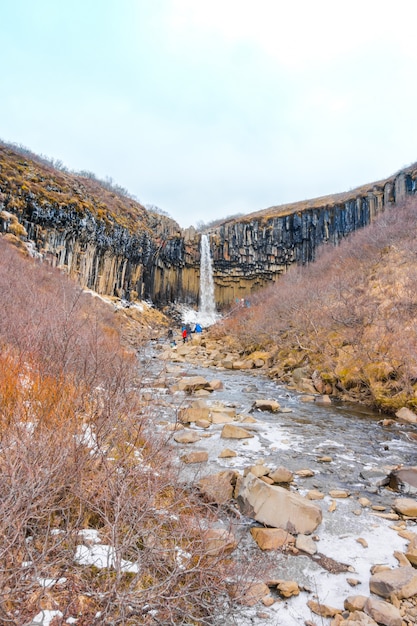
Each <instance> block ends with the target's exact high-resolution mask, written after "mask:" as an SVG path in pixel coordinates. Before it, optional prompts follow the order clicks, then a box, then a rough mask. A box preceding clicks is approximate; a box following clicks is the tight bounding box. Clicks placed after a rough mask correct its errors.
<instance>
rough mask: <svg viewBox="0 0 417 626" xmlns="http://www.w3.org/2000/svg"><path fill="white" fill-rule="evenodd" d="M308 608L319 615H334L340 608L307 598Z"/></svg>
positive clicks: (339, 611)
mask: <svg viewBox="0 0 417 626" xmlns="http://www.w3.org/2000/svg"><path fill="white" fill-rule="evenodd" d="M307 606H308V608H309V609H310V610H311V611H313V613H315V614H316V615H320V616H321V617H334V616H335V615H337V614H338V613H341V612H342V610H341V609H335V608H334V607H332V606H326V605H325V604H322V603H321V602H317V601H316V600H309V601H308V602H307Z"/></svg>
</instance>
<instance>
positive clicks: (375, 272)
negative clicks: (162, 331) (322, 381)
mask: <svg viewBox="0 0 417 626" xmlns="http://www.w3.org/2000/svg"><path fill="white" fill-rule="evenodd" d="M416 209H417V200H416V199H415V198H410V199H408V200H407V202H404V203H403V204H402V205H397V206H395V207H394V208H391V209H389V210H388V209H387V210H386V211H385V213H383V214H382V215H381V216H380V217H379V218H378V219H377V220H375V222H374V223H372V224H371V225H370V226H368V227H366V228H364V229H361V230H359V231H356V232H355V233H353V234H352V235H350V236H349V237H348V238H346V239H344V240H343V241H342V242H341V243H340V245H339V246H337V247H333V246H330V245H328V246H324V247H322V249H321V251H320V254H319V257H318V259H317V261H315V262H314V263H312V264H310V265H309V266H307V267H301V268H300V267H292V268H290V270H289V271H288V272H287V274H285V275H284V276H282V277H281V278H280V279H279V280H278V281H277V283H276V284H274V285H272V286H270V287H268V288H267V289H265V290H262V291H261V292H258V294H256V296H254V297H253V298H252V301H251V307H250V308H249V309H239V310H238V311H236V313H235V314H234V315H233V317H231V318H229V319H227V320H225V321H224V322H223V323H222V325H219V326H218V327H217V328H216V329H215V331H214V332H216V333H217V335H221V334H224V335H225V334H227V335H228V336H229V337H230V338H231V340H232V341H235V342H236V343H237V344H238V345H239V346H240V349H241V350H242V352H250V351H252V350H254V349H259V348H261V349H262V348H263V349H268V350H270V351H271V352H272V353H273V354H275V359H276V371H278V372H279V373H280V375H281V376H283V375H284V374H285V371H287V370H288V371H290V370H291V369H293V368H295V367H298V366H299V365H301V364H304V365H308V366H309V367H310V369H311V371H313V370H315V369H316V370H318V371H319V372H322V373H323V374H324V375H325V377H326V379H327V380H331V382H332V384H333V389H334V390H335V391H337V390H338V391H340V392H345V391H347V390H349V393H350V394H351V395H352V394H353V396H355V394H356V397H357V399H361V400H364V401H366V402H367V403H368V404H372V405H373V406H375V407H377V408H383V409H384V410H387V411H393V410H395V409H396V408H398V406H402V405H403V404H408V406H410V407H413V406H414V405H415V404H416V400H415V384H416V382H417V362H416V353H417V352H416V348H417V340H416V334H415V330H416V327H415V326H416V322H415V319H416V310H417V309H416V307H417V272H416V270H415V259H414V256H415V255H416V251H417V244H416V240H415V237H414V230H415V219H416Z"/></svg>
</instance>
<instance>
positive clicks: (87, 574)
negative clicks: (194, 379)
mask: <svg viewBox="0 0 417 626" xmlns="http://www.w3.org/2000/svg"><path fill="white" fill-rule="evenodd" d="M0 263H1V266H2V272H1V274H0V289H1V293H2V315H1V316H0V348H1V349H0V537H1V539H0V623H1V624H13V625H15V626H22V625H23V624H26V623H28V622H30V619H31V618H32V617H33V616H34V615H36V614H37V613H38V612H39V611H40V610H41V609H56V610H59V611H61V613H62V615H63V617H62V621H65V620H66V619H67V618H68V617H76V618H77V623H78V624H81V625H87V624H88V625H91V624H92V623H100V624H123V625H128V624H138V623H141V624H164V625H166V624H182V623H187V624H211V623H213V619H214V617H213V616H216V615H219V614H225V613H227V611H228V610H230V606H231V599H230V597H229V594H228V588H229V584H230V581H233V582H236V581H239V580H240V581H241V583H242V586H244V585H245V584H247V581H248V576H249V573H248V571H247V564H246V563H244V562H242V563H241V564H238V563H237V562H236V561H235V560H233V559H232V558H231V557H230V555H228V554H227V552H224V553H222V551H220V552H219V554H217V555H210V554H208V553H207V543H206V538H205V534H206V532H207V527H210V525H212V524H215V523H216V522H218V517H217V515H218V513H217V512H216V511H215V510H214V509H213V508H212V507H210V506H208V505H206V504H204V503H203V502H202V501H201V500H200V498H199V497H198V494H197V493H194V491H193V490H192V489H191V488H190V487H186V486H185V484H184V483H183V481H182V480H181V477H180V476H179V470H178V467H177V464H176V463H175V462H174V461H173V455H172V454H171V450H170V447H169V441H164V440H163V439H161V437H159V436H158V435H157V434H156V433H155V427H154V420H156V419H157V415H156V413H155V411H156V410H157V407H155V409H153V408H152V406H150V405H149V404H146V403H145V404H144V402H143V400H142V399H141V397H140V394H139V393H138V392H139V391H140V386H141V377H142V376H145V375H147V372H146V371H145V372H143V373H141V372H140V370H139V369H138V360H137V358H136V355H135V354H134V353H130V352H129V351H128V350H127V349H126V348H125V347H124V345H123V341H122V337H121V333H120V329H119V328H118V327H117V325H116V320H117V317H115V316H114V314H113V313H112V311H111V309H109V308H108V307H107V306H106V305H105V304H104V303H102V302H101V301H99V300H95V299H93V298H92V297H91V296H90V295H86V294H83V293H82V292H81V290H80V289H79V288H78V287H75V286H74V285H73V284H72V283H70V282H69V281H68V279H67V278H66V276H64V275H62V274H60V273H59V272H58V271H55V270H51V268H49V267H47V266H42V265H39V263H37V262H34V261H32V260H30V259H28V258H24V257H23V256H21V255H20V254H19V252H18V251H17V250H15V249H12V248H11V247H10V246H9V245H6V244H5V242H4V241H2V240H1V238H0ZM86 529H87V530H89V531H90V532H91V531H95V532H97V533H98V540H99V542H100V545H103V546H108V547H107V548H102V549H103V550H107V554H108V556H109V559H110V561H109V564H108V565H109V566H108V567H101V566H100V564H97V566H95V565H88V564H82V563H77V562H75V560H74V557H75V554H76V553H77V552H76V551H77V550H80V547H79V546H80V545H84V548H82V549H83V550H84V554H86V553H88V551H89V550H91V548H92V547H93V548H94V545H95V544H94V545H92V544H91V542H90V541H89V540H88V538H85V537H84V538H83V535H82V534H80V533H82V531H85V530H86ZM95 549H96V550H97V549H98V547H97V546H96V548H95ZM131 565H133V566H135V565H136V568H135V569H134V570H133V571H128V569H129V566H131ZM51 579H52V580H53V581H55V582H54V584H52V585H51V586H49V585H47V584H46V581H48V583H49V582H51ZM98 616H99V617H98Z"/></svg>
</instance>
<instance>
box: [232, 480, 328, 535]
mask: <svg viewBox="0 0 417 626" xmlns="http://www.w3.org/2000/svg"><path fill="white" fill-rule="evenodd" d="M238 502H239V505H240V507H241V509H242V512H243V514H244V515H248V516H250V517H252V518H253V519H256V520H257V521H258V522H260V523H261V524H265V525H266V526H271V527H273V528H283V529H284V530H288V531H289V532H291V533H292V532H295V533H303V534H307V533H311V532H313V531H314V530H315V529H316V528H317V526H318V525H319V524H320V523H321V520H322V512H321V509H320V507H318V506H317V505H316V504H313V503H312V502H311V501H310V500H307V498H303V497H302V496H300V495H299V494H298V493H294V492H290V491H288V490H287V489H284V488H283V487H278V486H275V485H267V484H266V483H264V482H263V481H262V480H259V478H256V476H254V475H253V474H251V473H249V474H248V475H247V476H245V477H244V478H243V480H242V481H241V483H240V485H239V492H238Z"/></svg>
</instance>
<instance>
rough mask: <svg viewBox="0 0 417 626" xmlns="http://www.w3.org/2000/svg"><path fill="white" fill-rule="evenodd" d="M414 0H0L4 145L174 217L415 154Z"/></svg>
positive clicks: (361, 174) (363, 171)
mask: <svg viewBox="0 0 417 626" xmlns="http://www.w3.org/2000/svg"><path fill="white" fill-rule="evenodd" d="M416 24H417V2H416V1H415V0H395V2H394V0H390V1H388V0H360V1H359V0H298V1H297V0H0V41H1V49H2V64H1V66H2V70H1V83H0V85H1V86H0V138H2V139H3V140H5V141H9V142H13V143H18V144H23V145H24V146H26V147H28V148H30V149H31V150H33V151H34V152H36V153H40V154H44V155H46V156H49V157H53V158H55V159H61V160H62V161H63V162H64V164H65V165H66V166H68V167H69V168H71V169H74V170H90V171H92V172H94V173H95V174H96V175H97V176H99V177H100V178H105V177H106V176H109V177H111V178H112V179H113V180H114V182H115V183H117V184H119V185H121V186H123V187H125V188H126V189H128V190H129V192H131V193H132V194H134V195H135V196H136V197H137V198H138V199H139V200H140V201H141V202H142V203H143V204H148V203H149V204H155V205H157V206H159V207H160V208H162V209H163V210H165V211H166V212H168V213H169V214H170V215H171V216H172V217H173V218H174V219H175V220H177V221H178V222H179V223H180V225H181V226H183V227H186V226H189V225H190V224H196V223H198V222H200V221H204V222H209V221H211V220H213V219H217V218H220V217H227V216H228V215H231V214H235V213H248V212H251V211H256V210H259V209H264V208H267V207H269V206H272V205H277V204H282V203H285V202H293V201H297V200H304V199H306V198H313V197H316V196H320V195H324V194H329V193H336V192H342V191H347V190H348V189H350V188H352V187H356V186H358V185H360V184H363V183H368V182H373V181H375V180H379V179H381V178H385V177H387V176H389V175H391V174H393V173H394V172H396V171H397V170H399V169H400V168H402V167H404V166H405V165H408V164H410V163H413V162H415V161H417V123H416V121H417V118H416V110H417V108H416V105H417V81H416V66H417V63H416V61H417V42H416V39H417V37H416V34H415V29H416Z"/></svg>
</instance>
